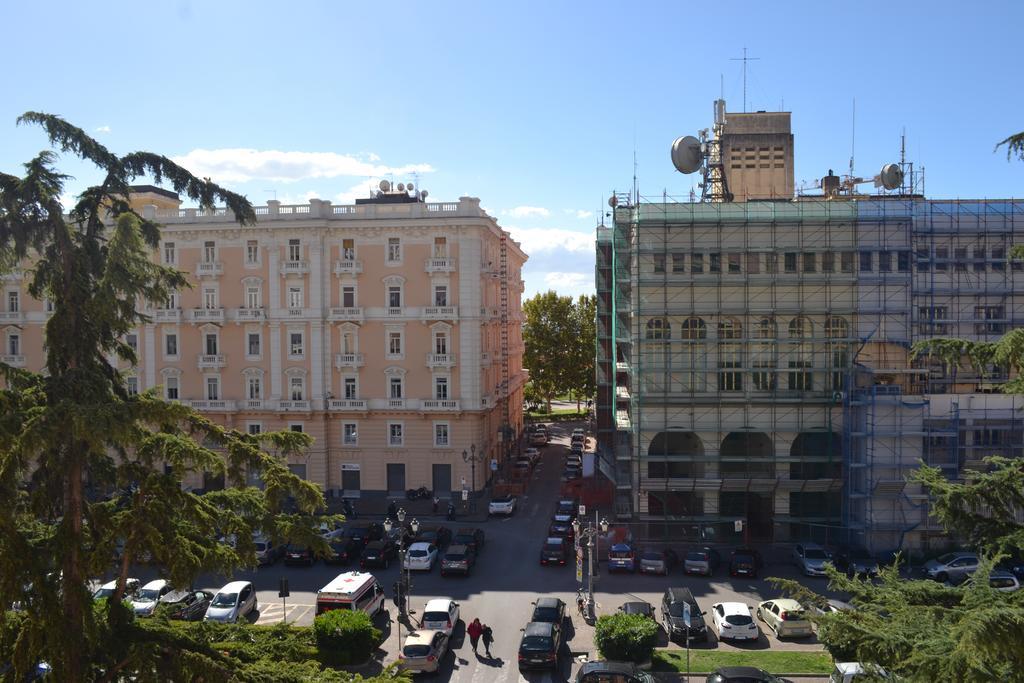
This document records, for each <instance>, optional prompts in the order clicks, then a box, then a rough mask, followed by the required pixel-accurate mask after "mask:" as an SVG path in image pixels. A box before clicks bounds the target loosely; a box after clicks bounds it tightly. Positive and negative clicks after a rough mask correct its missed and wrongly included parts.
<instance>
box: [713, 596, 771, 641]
mask: <svg viewBox="0 0 1024 683" xmlns="http://www.w3.org/2000/svg"><path fill="white" fill-rule="evenodd" d="M711 618H712V620H713V623H714V625H715V631H716V632H717V633H718V639H719V640H757V639H758V638H760V637H761V631H760V630H759V629H758V628H757V623H755V622H754V616H753V615H752V614H751V613H750V607H748V606H747V605H744V604H743V603H742V602H718V603H715V604H714V605H712V606H711Z"/></svg>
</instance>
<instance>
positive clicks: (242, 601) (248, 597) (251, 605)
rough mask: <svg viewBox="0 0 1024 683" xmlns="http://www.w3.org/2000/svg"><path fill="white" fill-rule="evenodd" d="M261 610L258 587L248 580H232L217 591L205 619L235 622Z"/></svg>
mask: <svg viewBox="0 0 1024 683" xmlns="http://www.w3.org/2000/svg"><path fill="white" fill-rule="evenodd" d="M258 610H259V605H258V603H257V601H256V589H255V588H253V586H252V584H251V583H249V582H248V581H232V582H231V583H228V584H226V585H225V586H224V587H223V588H221V589H220V590H219V591H217V594H216V595H214V596H213V599H212V600H210V606H209V607H207V608H206V616H205V617H203V620H204V621H219V622H221V623H225V624H234V623H235V622H237V621H238V620H239V619H242V618H244V617H245V616H247V615H249V614H251V613H252V612H256V611H258Z"/></svg>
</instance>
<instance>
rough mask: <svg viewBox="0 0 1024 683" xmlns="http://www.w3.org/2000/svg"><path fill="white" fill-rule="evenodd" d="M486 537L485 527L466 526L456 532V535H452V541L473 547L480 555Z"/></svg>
mask: <svg viewBox="0 0 1024 683" xmlns="http://www.w3.org/2000/svg"><path fill="white" fill-rule="evenodd" d="M484 538H485V537H484V530H483V529H476V528H473V527H465V528H462V529H459V530H458V531H456V532H455V535H454V536H452V543H454V544H455V545H464V546H468V547H471V548H473V550H475V551H476V554H477V555H479V554H480V550H481V549H482V548H483V547H484Z"/></svg>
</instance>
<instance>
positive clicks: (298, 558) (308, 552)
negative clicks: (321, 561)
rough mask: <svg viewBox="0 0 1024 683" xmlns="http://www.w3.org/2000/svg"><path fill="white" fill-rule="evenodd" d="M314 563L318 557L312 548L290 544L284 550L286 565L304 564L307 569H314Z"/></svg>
mask: <svg viewBox="0 0 1024 683" xmlns="http://www.w3.org/2000/svg"><path fill="white" fill-rule="evenodd" d="M314 562H316V555H314V554H313V549H312V548H308V547H306V546H301V545H295V544H293V543H289V544H288V547H286V548H285V549H284V563H285V564H286V565H293V564H304V565H306V566H307V567H312V566H313V563H314Z"/></svg>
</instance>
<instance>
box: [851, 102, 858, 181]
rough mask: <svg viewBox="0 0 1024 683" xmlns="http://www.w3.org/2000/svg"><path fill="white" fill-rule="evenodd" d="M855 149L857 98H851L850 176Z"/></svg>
mask: <svg viewBox="0 0 1024 683" xmlns="http://www.w3.org/2000/svg"><path fill="white" fill-rule="evenodd" d="M856 149H857V98H856V97H854V98H853V118H852V119H851V121H850V177H851V178H852V177H853V156H854V151H855V150H856Z"/></svg>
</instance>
